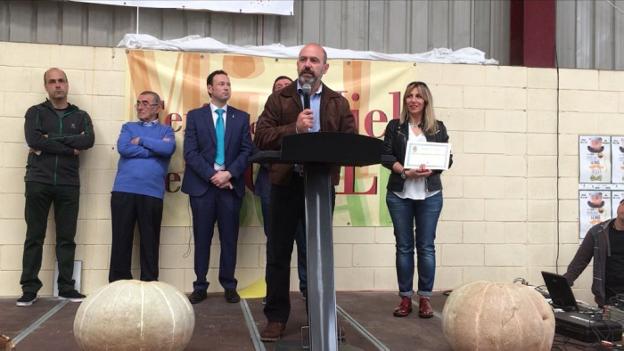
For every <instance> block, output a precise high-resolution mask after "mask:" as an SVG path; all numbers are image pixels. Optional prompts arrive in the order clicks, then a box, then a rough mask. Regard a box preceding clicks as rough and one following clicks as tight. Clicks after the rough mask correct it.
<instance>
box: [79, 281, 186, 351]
mask: <svg viewBox="0 0 624 351" xmlns="http://www.w3.org/2000/svg"><path fill="white" fill-rule="evenodd" d="M194 326H195V314H194V312H193V308H192V306H191V304H190V303H189V301H188V298H187V297H186V296H185V295H184V294H182V293H181V292H179V291H178V290H176V288H174V287H173V286H171V285H169V284H165V283H162V282H141V281H138V280H119V281H116V282H114V283H111V284H108V285H106V286H104V287H102V288H100V289H99V290H97V291H96V292H94V293H92V294H90V295H89V296H88V297H87V298H86V299H85V300H84V301H83V302H82V304H81V305H80V307H79V308H78V312H77V313H76V318H75V319H74V337H75V338H76V342H77V343H78V346H79V347H80V349H81V350H89V351H99V350H107V351H117V350H150V351H158V350H171V351H174V350H184V348H185V347H186V346H187V345H188V343H189V341H190V340H191V336H192V335H193V328H194Z"/></svg>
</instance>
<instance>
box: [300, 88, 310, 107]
mask: <svg viewBox="0 0 624 351" xmlns="http://www.w3.org/2000/svg"><path fill="white" fill-rule="evenodd" d="M301 91H303V108H304V109H306V108H310V93H311V92H312V85H310V83H305V84H304V85H302V86H301Z"/></svg>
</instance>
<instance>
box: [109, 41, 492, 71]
mask: <svg viewBox="0 0 624 351" xmlns="http://www.w3.org/2000/svg"><path fill="white" fill-rule="evenodd" d="M117 47H123V48H128V49H148V50H150V49H151V50H169V51H201V52H213V53H230V54H241V55H253V56H263V57H275V58H297V56H298V55H299V51H300V50H301V47H302V46H301V45H300V46H284V45H281V44H271V45H264V46H237V45H227V44H223V43H221V42H220V41H218V40H215V39H212V38H209V37H200V36H198V35H190V36H188V37H184V38H179V39H171V40H160V39H158V38H155V37H153V36H151V35H147V34H126V35H125V36H124V38H123V39H122V40H121V41H120V42H119V44H118V45H117ZM325 50H326V51H327V56H328V57H329V58H330V59H347V60H377V61H402V62H405V61H407V62H437V63H475V64H485V65H496V64H498V61H496V60H494V59H486V58H485V53H484V52H483V51H481V50H478V49H475V48H463V49H458V50H455V51H453V50H451V49H445V48H440V49H433V50H431V51H427V52H424V53H420V54H384V53H380V52H374V51H355V50H343V49H334V48H329V47H326V48H325Z"/></svg>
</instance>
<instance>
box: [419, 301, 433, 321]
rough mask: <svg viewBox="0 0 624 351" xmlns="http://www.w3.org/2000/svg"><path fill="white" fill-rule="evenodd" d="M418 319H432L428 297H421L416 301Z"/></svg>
mask: <svg viewBox="0 0 624 351" xmlns="http://www.w3.org/2000/svg"><path fill="white" fill-rule="evenodd" d="M418 317H420V318H431V317H433V308H432V307H431V301H429V298H428V297H424V296H421V297H420V298H419V299H418Z"/></svg>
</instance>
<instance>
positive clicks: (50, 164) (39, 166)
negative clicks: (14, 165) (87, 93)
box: [24, 100, 95, 186]
mask: <svg viewBox="0 0 624 351" xmlns="http://www.w3.org/2000/svg"><path fill="white" fill-rule="evenodd" d="M25 119H26V120H25V122H24V135H25V137H26V143H27V144H28V146H29V147H30V149H31V150H30V152H29V153H28V163H27V165H26V176H25V177H24V180H25V181H27V182H39V183H44V184H51V185H73V186H79V185H80V176H79V173H78V168H79V165H80V162H79V158H78V156H77V155H74V149H76V150H86V149H88V148H90V147H92V146H93V143H94V140H95V138H94V135H93V124H92V123H91V117H89V114H87V113H86V112H85V111H82V110H80V109H79V108H78V107H77V106H75V105H72V104H69V106H68V107H67V109H66V110H64V113H63V115H62V116H59V114H58V113H57V111H56V110H55V109H54V107H53V106H52V103H50V101H49V100H46V101H45V102H43V103H41V104H39V105H35V106H32V107H30V108H29V109H28V111H26V117H25Z"/></svg>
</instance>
